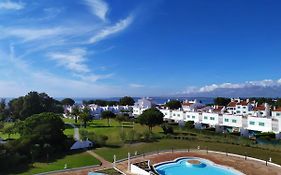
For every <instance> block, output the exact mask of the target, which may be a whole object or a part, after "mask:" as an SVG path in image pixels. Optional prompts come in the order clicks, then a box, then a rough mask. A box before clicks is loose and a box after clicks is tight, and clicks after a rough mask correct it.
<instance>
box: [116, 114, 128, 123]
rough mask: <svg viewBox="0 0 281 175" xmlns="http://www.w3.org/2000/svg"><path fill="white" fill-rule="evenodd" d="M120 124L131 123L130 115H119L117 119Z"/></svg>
mask: <svg viewBox="0 0 281 175" xmlns="http://www.w3.org/2000/svg"><path fill="white" fill-rule="evenodd" d="M115 119H116V120H117V121H118V122H119V123H121V122H126V121H129V115H128V114H119V115H117V116H116V118H115Z"/></svg>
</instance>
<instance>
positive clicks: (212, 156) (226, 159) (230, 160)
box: [117, 152, 281, 175]
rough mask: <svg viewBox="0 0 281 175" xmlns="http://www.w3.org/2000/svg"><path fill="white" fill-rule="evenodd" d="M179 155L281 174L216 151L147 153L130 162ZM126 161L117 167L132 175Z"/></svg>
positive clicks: (251, 174)
mask: <svg viewBox="0 0 281 175" xmlns="http://www.w3.org/2000/svg"><path fill="white" fill-rule="evenodd" d="M179 157H200V158H204V159H208V160H211V161H212V162H214V163H216V164H219V165H224V166H227V167H232V168H234V169H236V170H238V171H240V172H242V173H244V174H247V175H281V169H280V168H278V167H275V166H271V165H268V166H266V165H265V163H262V162H258V161H254V160H245V159H242V158H238V157H232V156H226V155H222V154H217V153H208V154H207V153H206V152H174V153H160V154H154V155H149V156H145V157H140V158H136V159H132V160H131V162H132V163H135V162H140V161H144V160H150V162H151V164H157V163H161V162H164V161H173V160H174V159H176V158H179ZM127 163H128V162H127V161H124V162H122V163H119V164H118V165H117V168H118V169H120V170H121V171H123V172H125V173H126V174H128V175H132V174H131V173H129V172H128V171H127Z"/></svg>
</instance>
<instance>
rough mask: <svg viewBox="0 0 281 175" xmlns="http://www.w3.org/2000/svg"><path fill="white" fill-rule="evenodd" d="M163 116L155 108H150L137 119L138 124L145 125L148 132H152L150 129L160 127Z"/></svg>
mask: <svg viewBox="0 0 281 175" xmlns="http://www.w3.org/2000/svg"><path fill="white" fill-rule="evenodd" d="M163 118H164V115H163V113H162V112H160V111H159V110H158V109H156V108H150V109H147V110H145V111H143V113H142V114H141V115H140V116H139V117H138V122H139V123H140V124H141V125H146V126H148V128H149V131H152V127H154V126H157V125H160V124H162V123H163Z"/></svg>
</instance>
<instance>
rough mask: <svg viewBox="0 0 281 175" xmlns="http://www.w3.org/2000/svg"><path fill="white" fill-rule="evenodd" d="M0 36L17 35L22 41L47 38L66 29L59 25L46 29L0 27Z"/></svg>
mask: <svg viewBox="0 0 281 175" xmlns="http://www.w3.org/2000/svg"><path fill="white" fill-rule="evenodd" d="M0 31H1V32H2V37H1V36H0V38H5V37H9V36H12V37H17V38H20V39H23V40H24V41H33V40H37V39H43V38H48V37H52V36H57V35H62V34H65V33H67V32H68V30H67V29H63V28H60V27H57V28H46V29H28V28H0Z"/></svg>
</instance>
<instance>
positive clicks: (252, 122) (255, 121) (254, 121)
mask: <svg viewBox="0 0 281 175" xmlns="http://www.w3.org/2000/svg"><path fill="white" fill-rule="evenodd" d="M247 129H248V130H253V131H261V132H272V131H273V130H272V119H271V118H262V117H248V127H247Z"/></svg>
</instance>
